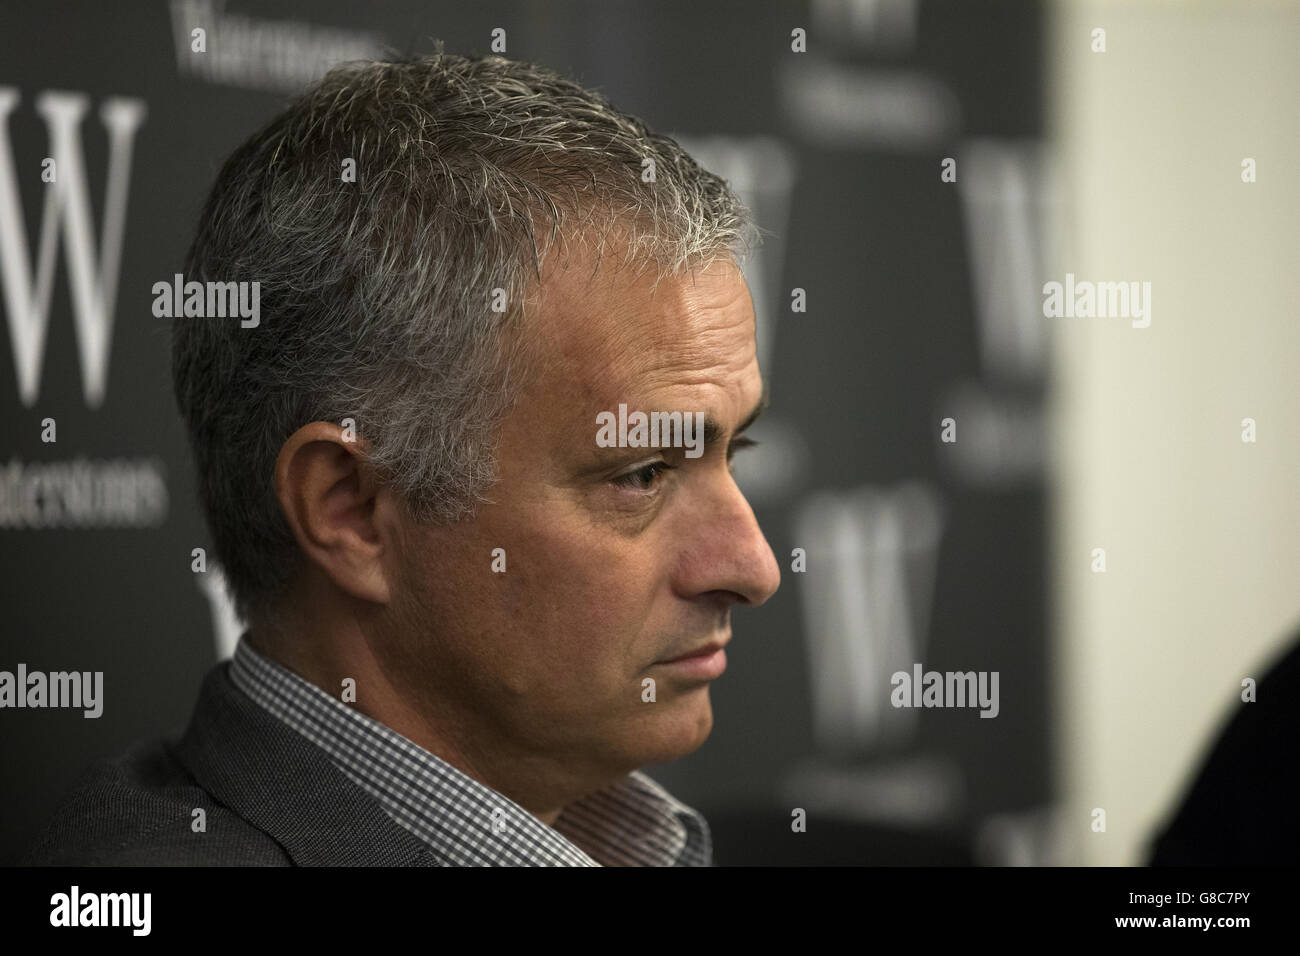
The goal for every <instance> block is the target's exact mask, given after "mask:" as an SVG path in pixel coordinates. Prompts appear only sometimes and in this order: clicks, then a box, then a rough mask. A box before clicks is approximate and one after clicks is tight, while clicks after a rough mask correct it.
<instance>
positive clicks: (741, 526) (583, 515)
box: [399, 254, 780, 779]
mask: <svg viewBox="0 0 1300 956" xmlns="http://www.w3.org/2000/svg"><path fill="white" fill-rule="evenodd" d="M614 258H615V259H617V256H616V255H615V256H614ZM557 260H560V257H559V256H553V257H552V258H551V259H550V260H548V263H547V266H546V268H545V269H544V270H543V274H542V283H541V286H540V289H539V291H538V292H537V294H536V295H537V298H536V300H535V305H534V306H533V307H532V309H531V310H530V318H529V320H528V322H527V324H526V326H525V329H524V334H526V335H528V336H532V337H533V338H532V339H531V341H532V342H534V343H536V344H537V346H538V347H539V348H540V354H539V359H540V360H539V361H538V364H537V371H536V373H535V374H534V375H533V376H532V377H531V378H530V379H529V380H528V382H527V384H526V385H525V386H524V388H523V391H522V393H521V395H520V398H519V401H518V403H517V404H516V405H515V407H514V409H513V410H512V411H511V413H510V414H509V416H508V417H507V419H506V421H505V422H504V424H503V426H502V430H501V433H500V439H499V445H498V447H497V460H498V474H499V476H500V481H499V483H498V484H497V485H495V486H494V487H493V488H492V489H491V491H490V492H489V493H488V496H489V497H490V498H491V499H492V501H493V503H492V504H485V505H480V507H479V510H478V512H477V514H476V516H475V518H474V519H473V520H472V521H467V522H462V523H460V524H457V525H453V526H450V527H443V528H434V529H423V528H421V529H418V530H416V531H415V532H414V533H415V534H416V535H417V536H418V547H416V548H413V549H412V553H411V554H410V558H411V559H412V560H411V563H410V564H409V566H408V568H407V569H406V572H405V573H406V574H407V575H409V579H408V584H409V587H406V588H404V589H403V593H402V594H401V596H400V597H399V600H400V601H401V602H402V604H403V608H402V615H401V620H402V622H403V624H402V628H403V630H405V631H406V635H405V637H403V638H402V639H401V643H402V644H403V645H404V646H405V651H404V653H403V654H402V657H403V658H404V665H405V671H406V672H407V673H406V675H405V676H404V678H403V680H404V682H406V683H407V686H408V689H409V691H410V692H411V693H412V694H413V695H415V696H416V697H417V698H419V699H421V700H422V701H423V704H424V706H425V707H426V708H427V710H428V711H429V712H431V713H433V714H434V715H436V719H438V720H440V721H441V726H444V727H449V728H453V729H452V730H451V731H450V733H451V735H452V737H453V739H455V740H456V742H457V744H458V745H459V746H460V747H461V748H462V752H463V754H464V756H465V757H466V758H467V759H468V762H469V763H470V764H471V765H473V766H475V767H476V768H481V769H482V770H483V771H484V772H485V773H488V774H491V773H495V772H500V771H503V770H504V769H506V768H505V767H502V766H501V764H502V762H503V761H509V762H510V763H509V764H508V765H507V766H508V767H509V769H510V770H511V771H512V772H515V773H523V774H529V773H530V772H533V771H535V772H537V773H538V774H539V775H540V774H543V773H545V772H546V768H547V767H548V766H552V765H558V766H563V767H565V768H567V771H569V772H571V773H573V775H574V776H576V777H578V778H581V779H588V778H590V779H598V778H601V777H609V776H611V775H614V774H621V773H625V772H627V771H629V770H632V769H635V768H637V767H640V766H644V765H646V764H651V763H661V762H665V761H668V760H672V759H674V758H676V757H679V756H682V755H684V754H687V753H689V752H691V751H693V750H694V749H695V748H697V747H698V746H699V745H700V744H702V743H703V742H704V740H705V738H706V737H707V736H708V734H709V731H710V729H711V728H712V725H713V714H712V710H711V708H710V702H709V684H710V681H711V680H712V679H713V677H714V676H715V673H716V670H717V666H718V665H719V664H722V663H725V661H724V659H725V654H723V655H719V656H715V657H714V658H713V659H712V660H711V661H710V662H708V663H706V664H701V662H700V661H699V660H698V659H697V660H696V661H695V662H694V663H686V664H683V663H676V664H674V663H668V662H669V661H671V660H672V659H674V658H680V657H682V656H683V655H689V654H691V653H692V652H695V651H698V650H700V649H701V648H705V647H706V646H708V645H715V646H716V645H719V644H722V643H725V642H727V641H729V640H730V638H731V625H730V608H731V606H732V605H733V604H736V603H742V604H750V605H758V604H762V603H763V602H764V601H766V600H767V599H768V598H769V597H770V596H771V595H772V593H773V592H774V591H775V590H776V588H777V586H778V584H779V583H780V571H779V569H778V567H777V563H776V559H775V557H774V556H773V554H772V550H771V548H770V547H769V546H768V544H767V541H766V540H765V539H764V537H763V534H762V532H761V531H760V529H759V527H758V524H757V522H756V521H755V519H754V515H753V512H752V511H751V510H750V508H749V505H748V503H747V502H746V501H745V499H744V497H743V496H742V495H741V492H740V490H739V488H738V487H737V486H736V484H735V482H734V481H733V479H732V475H731V471H730V456H731V453H732V452H734V451H735V450H736V447H737V446H742V447H743V444H744V440H743V439H740V438H739V435H738V432H739V430H740V429H741V428H742V426H744V425H746V424H748V421H749V420H750V419H751V418H752V416H753V415H754V414H755V413H756V412H757V410H758V409H759V407H760V404H761V401H762V398H763V384H762V380H761V378H760V376H759V369H758V362H757V358H756V354H755V348H754V312H753V306H752V304H751V301H750V296H749V291H748V289H747V288H746V286H745V282H744V280H743V278H742V277H741V275H740V272H739V270H738V269H737V268H736V266H735V265H734V263H733V262H731V261H730V260H727V261H725V262H718V263H715V264H714V265H712V266H710V267H708V268H707V269H705V270H696V272H695V275H694V279H693V280H692V277H691V276H690V275H689V274H688V275H686V276H683V277H681V278H669V277H665V278H663V279H662V280H661V281H660V283H659V285H658V288H657V289H655V290H654V293H653V295H652V294H651V285H652V284H653V279H654V272H653V270H649V271H647V272H646V273H645V274H643V275H642V276H640V277H636V276H634V275H633V274H632V270H629V269H621V270H619V269H616V268H613V267H611V266H610V265H609V264H608V262H606V263H602V265H601V267H600V270H599V272H598V273H597V274H596V275H594V276H593V274H592V268H591V260H589V259H587V258H586V257H585V254H584V255H583V256H574V257H573V258H572V260H571V261H569V262H567V263H566V262H563V261H557ZM620 403H621V404H625V405H626V406H627V409H628V411H629V412H632V411H637V410H640V411H645V412H647V413H648V412H651V411H669V412H671V411H679V412H683V413H691V412H696V411H699V412H703V413H704V414H705V416H706V418H707V419H708V420H710V421H711V422H712V423H714V424H716V426H717V428H716V435H715V436H714V438H715V440H714V441H712V442H711V443H709V444H707V445H706V446H705V447H704V451H703V454H702V455H701V456H699V457H693V458H688V457H686V454H685V452H686V450H687V449H684V448H681V447H676V448H674V447H652V448H644V447H640V448H637V447H600V446H599V445H598V444H597V441H596V437H597V432H598V426H597V416H598V414H600V413H601V412H613V413H617V411H618V407H619V405H620ZM497 548H500V549H502V550H503V551H504V553H505V554H504V560H505V571H504V572H499V571H494V570H493V564H494V549H497ZM497 566H498V567H500V561H499V560H498V561H497ZM728 650H730V651H732V652H734V650H735V649H734V648H728ZM741 653H744V650H743V649H742V650H741ZM647 678H649V679H651V680H653V681H654V685H653V697H654V699H653V701H649V700H647V699H646V698H647V697H649V696H650V694H649V692H648V691H647V686H648V685H647V684H646V679H647ZM493 765H495V766H493Z"/></svg>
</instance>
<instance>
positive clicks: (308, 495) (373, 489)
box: [275, 422, 401, 604]
mask: <svg viewBox="0 0 1300 956" xmlns="http://www.w3.org/2000/svg"><path fill="white" fill-rule="evenodd" d="M368 453H369V444H368V443H367V442H366V441H365V439H364V438H361V437H360V436H356V437H355V438H353V437H352V436H351V435H350V433H345V431H344V429H343V428H341V427H340V426H338V425H335V424H333V423H332V422H312V423H311V424H309V425H304V426H303V427H302V428H300V429H298V430H297V431H296V432H294V433H293V435H291V436H290V437H289V439H288V440H287V441H286V442H285V443H284V445H283V446H282V447H281V448H280V454H279V456H278V457H277V458H276V462H275V495H276V498H277V499H278V500H279V502H280V507H281V509H282V510H283V511H284V516H285V520H286V521H287V522H288V524H289V528H290V529H291V530H292V531H293V536H294V538H295V539H296V540H297V542H298V547H299V548H301V549H302V552H303V554H304V555H305V556H306V558H307V560H308V561H309V562H310V563H311V564H313V565H315V566H316V567H317V568H319V569H320V570H321V572H323V573H324V574H325V576H326V577H328V578H329V579H330V580H331V581H332V582H333V583H334V584H335V586H337V587H338V588H339V590H341V591H343V592H345V593H347V594H350V595H352V596H353V597H356V598H360V599H361V600H363V601H370V602H373V603H376V604H387V603H388V602H389V601H390V600H391V598H392V595H393V592H394V590H395V588H394V585H395V582H396V574H397V571H398V568H397V566H396V563H395V562H396V560H397V558H398V557H399V555H400V554H401V549H400V542H398V541H397V540H396V539H395V537H394V535H395V534H396V533H397V532H398V531H399V530H400V527H399V526H398V525H397V524H396V523H395V518H396V512H395V510H394V507H393V503H394V499H393V495H392V493H391V491H390V490H389V489H388V488H387V487H385V486H384V485H383V484H382V483H381V482H380V481H379V480H378V477H377V476H376V474H375V471H374V468H373V466H372V465H371V464H370V461H369V457H368Z"/></svg>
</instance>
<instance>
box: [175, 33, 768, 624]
mask: <svg viewBox="0 0 1300 956" xmlns="http://www.w3.org/2000/svg"><path fill="white" fill-rule="evenodd" d="M347 159H352V160H354V161H355V170H356V175H355V182H348V181H344V177H343V175H342V170H343V168H344V167H343V164H344V161H345V160H347ZM643 160H653V163H654V181H653V182H647V181H645V178H648V177H645V178H643V170H644V169H645V168H646V165H647V164H644V163H643ZM602 220H603V222H604V226H603V228H598V227H599V225H600V222H601V221H602ZM610 237H616V238H617V239H618V240H619V241H620V243H623V244H625V247H626V250H627V261H628V262H629V263H632V262H639V263H653V264H655V265H657V266H658V267H659V270H660V275H661V276H662V275H663V274H678V273H680V272H681V271H682V270H684V269H687V268H693V267H694V266H697V265H700V264H706V263H708V262H710V261H713V260H715V259H719V258H723V257H725V256H728V255H729V256H732V257H734V258H736V259H737V260H739V259H741V258H743V256H744V255H745V254H746V253H747V252H748V250H749V249H750V248H751V247H752V246H753V244H755V243H756V241H757V240H758V230H757V228H756V227H755V226H754V225H753V223H752V221H751V219H750V217H749V213H748V211H747V210H746V209H745V207H744V206H743V205H742V204H741V202H740V201H739V199H738V198H737V197H736V195H735V194H734V193H733V192H732V191H731V189H730V188H729V186H728V185H727V184H726V183H725V182H724V181H723V180H721V179H719V178H718V177H716V176H714V175H713V174H711V173H709V172H707V171H706V170H704V169H702V168H701V167H700V166H699V165H698V164H697V163H696V162H695V161H694V160H693V159H692V158H691V157H690V156H689V155H687V154H686V152H685V151H684V150H683V149H682V148H681V146H679V145H678V144H677V143H676V142H675V141H674V140H672V139H671V138H669V137H667V136H663V135H660V134H656V133H653V132H651V131H650V130H649V129H648V128H647V127H646V126H645V125H644V124H643V123H642V122H641V121H639V120H637V119H636V118H634V117H631V116H628V115H626V114H624V113H621V112H619V111H618V110H616V109H615V108H614V107H613V106H612V105H611V104H610V103H609V102H608V101H607V100H606V99H605V98H604V97H603V96H601V95H600V94H598V93H595V92H592V91H590V90H587V89H584V88H583V87H581V86H579V85H578V84H576V83H574V82H572V81H570V80H567V79H564V78H563V77H561V76H559V75H557V74H556V73H554V72H552V71H550V70H547V69H544V68H542V67H539V66H536V65H533V64H528V63H522V62H519V61H512V60H507V59H503V58H501V57H474V58H466V57H459V56H451V55H446V54H442V53H439V54H436V55H433V56H428V57H421V58H416V59H408V60H402V61H398V62H368V61H360V62H355V63H349V64H346V65H344V66H341V67H339V68H337V69H334V70H332V71H330V72H329V73H328V74H327V75H326V76H325V77H324V78H323V79H322V80H321V81H320V83H319V84H317V85H316V86H314V87H312V88H311V89H309V90H308V91H306V92H305V93H304V94H303V95H302V96H301V97H299V98H298V99H297V100H296V101H295V102H294V103H293V104H292V105H290V106H289V108H288V109H287V110H285V111H284V112H283V113H281V114H280V115H279V116H278V117H276V118H275V119H274V120H272V121H271V122H270V123H269V124H267V125H266V126H265V127H264V128H263V129H262V130H260V131H259V132H258V133H256V134H254V135H253V137H252V138H251V139H249V140H248V141H247V142H245V143H244V144H243V145H242V146H240V147H239V148H238V149H237V150H236V151H235V152H234V153H233V154H232V155H231V156H230V158H229V159H228V160H227V161H226V163H225V164H224V166H223V167H222V169H221V171H220V173H219V174H218V177H217V180H216V183H215V185H214V186H213V189H212V192H211V194H210V196H209V197H208V200H207V203H206V206H205V207H204V210H203V213H202V216H201V219H200V223H199V226H198V230H197V234H196V236H195V239H194V243H193V245H192V246H191V248H190V250H189V253H188V256H187V257H186V262H185V269H186V279H187V280H188V281H199V282H208V281H237V280H244V281H259V282H260V283H261V285H260V289H261V299H260V302H261V305H260V309H261V312H260V315H261V322H260V324H259V325H257V326H255V327H250V328H242V327H241V323H240V322H239V321H238V320H237V319H236V320H233V321H232V320H230V319H219V318H218V319H213V318H203V319H195V318H188V319H175V320H173V321H174V325H173V332H172V367H173V384H174V391H175V396H176V402H177V405H178V407H179V409H180V412H181V415H182V417H183V418H184V420H185V423H186V426H187V428H188V432H189V438H190V443H191V446H192V449H193V453H194V463H195V469H196V473H197V477H198V490H199V497H200V500H201V503H202V505H203V509H204V513H205V517H206V520H207V523H208V528H209V530H210V532H211V535H212V540H213V545H214V548H215V550H216V553H217V556H218V557H219V559H220V561H221V564H222V566H223V568H224V571H225V577H226V586H227V589H228V592H229V594H230V597H231V599H232V601H233V603H234V605H235V610H236V611H237V613H238V614H239V615H240V617H241V618H243V619H244V620H245V621H248V622H251V621H252V620H253V619H254V615H269V614H274V612H275V608H276V607H277V606H278V604H279V603H280V601H281V599H282V598H283V596H284V595H285V594H286V593H287V592H288V590H289V588H290V587H291V586H292V582H293V580H294V578H295V577H296V575H297V573H298V571H299V570H300V568H301V566H302V560H303V555H302V553H301V551H300V550H299V548H298V546H297V543H296V541H295V540H294V537H293V534H292V532H291V531H290V528H289V525H288V523H287V521H286V520H285V517H284V514H283V513H282V511H281V508H280V504H279V501H278V500H277V498H276V495H275V488H274V472H275V463H276V459H277V457H278V456H279V452H280V448H281V447H282V445H283V444H284V442H285V441H286V440H287V439H288V438H289V437H290V436H291V435H292V434H293V433H294V432H295V431H296V430H297V429H299V428H301V427H302V426H303V425H306V424H308V423H310V422H313V421H330V422H334V423H336V424H342V423H343V420H344V419H345V418H352V419H354V420H355V422H356V428H357V433H358V435H359V436H360V437H362V438H363V439H364V441H365V443H366V448H367V451H368V457H369V461H370V463H371V464H372V465H373V466H374V468H375V471H376V474H377V475H379V476H380V477H381V480H383V481H385V482H386V483H389V484H391V487H393V488H394V489H395V490H396V491H397V492H398V493H399V495H400V498H401V499H402V501H403V502H404V504H405V507H406V508H407V509H408V511H409V514H410V515H411V517H412V518H413V519H414V520H416V521H418V522H421V523H435V522H453V521H456V520H459V519H462V518H464V517H466V516H469V515H472V514H473V512H474V510H475V505H476V502H479V501H483V500H486V499H485V494H484V493H485V491H486V490H487V489H488V488H489V487H490V486H491V485H492V483H493V481H494V480H495V473H496V462H495V459H494V450H495V441H494V439H495V435H496V432H497V428H498V426H499V424H500V422H501V420H502V418H503V417H504V416H505V414H506V412H507V411H508V410H509V407H510V405H511V403H512V401H513V400H514V398H515V396H516V395H517V394H518V388H519V386H520V383H521V379H522V376H523V374H524V370H525V369H526V368H527V366H528V364H529V363H528V358H527V357H528V354H529V349H527V348H525V347H523V346H522V345H521V343H522V342H523V340H524V337H523V336H520V335H518V334H515V333H514V332H513V331H511V330H513V329H515V328H517V327H518V326H519V324H520V321H521V318H520V317H521V315H522V314H523V309H524V305H525V300H526V298H527V296H528V293H529V291H530V290H532V289H534V288H536V283H537V281H538V279H539V277H540V274H541V263H542V260H543V258H544V257H545V255H546V252H547V250H548V249H549V248H550V246H551V245H552V243H553V242H554V241H555V240H556V239H557V238H558V239H560V240H562V241H564V242H566V243H567V242H568V241H570V240H574V239H578V240H581V241H583V242H586V241H588V239H590V241H591V242H593V243H594V245H595V248H596V252H597V255H598V256H599V255H600V254H601V252H602V251H603V249H604V247H605V244H606V242H607V239H609V238H610ZM656 281H658V280H656ZM493 290H504V296H505V299H504V301H505V303H506V306H507V308H506V311H505V312H504V313H500V312H496V311H493V308H492V304H493V303H492V300H493V295H494V292H493ZM497 295H498V296H499V293H497ZM507 333H509V334H507Z"/></svg>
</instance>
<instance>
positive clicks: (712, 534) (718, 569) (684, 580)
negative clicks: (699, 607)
mask: <svg viewBox="0 0 1300 956" xmlns="http://www.w3.org/2000/svg"><path fill="white" fill-rule="evenodd" d="M724 474H725V475H726V477H725V479H723V480H722V481H720V482H719V483H718V484H719V488H718V491H717V492H716V493H715V494H713V495H710V496H709V497H708V499H707V500H706V501H702V502H701V504H700V508H699V511H698V512H696V513H695V514H693V515H692V516H691V519H690V520H691V526H690V530H689V531H688V537H687V539H686V541H687V546H686V547H685V548H684V549H683V550H682V552H681V554H680V560H679V564H678V572H679V573H678V588H679V589H680V590H681V591H682V592H683V596H684V597H697V596H699V595H702V594H706V593H709V592H714V593H716V594H719V595H722V596H725V595H728V594H729V595H732V597H731V598H730V600H731V601H732V603H738V604H748V605H752V606H754V607H757V606H758V605H760V604H763V603H764V602H765V601H767V599H768V598H770V597H771V596H772V595H773V594H775V593H776V589H777V588H778V587H780V585H781V568H780V566H779V565H778V564H777V562H776V555H774V554H773V553H772V548H771V546H770V545H769V544H768V543H767V538H765V537H764V536H763V530H762V529H761V528H760V527H759V526H758V519H757V518H755V517H754V511H753V509H752V508H750V506H749V502H748V501H747V500H745V496H744V494H743V493H742V492H741V490H740V487H739V486H738V485H737V484H736V482H735V479H734V478H733V477H732V476H731V475H730V474H728V473H724Z"/></svg>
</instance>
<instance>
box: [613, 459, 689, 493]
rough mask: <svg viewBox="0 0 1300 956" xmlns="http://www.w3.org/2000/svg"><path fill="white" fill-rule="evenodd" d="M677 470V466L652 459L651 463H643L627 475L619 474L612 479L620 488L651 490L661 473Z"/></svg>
mask: <svg viewBox="0 0 1300 956" xmlns="http://www.w3.org/2000/svg"><path fill="white" fill-rule="evenodd" d="M675 470H676V468H675V466H673V465H669V464H665V463H664V462H662V461H652V462H650V463H649V464H645V465H642V466H641V467H640V468H638V469H636V471H629V472H628V473H627V474H625V475H619V476H618V477H617V478H613V479H611V481H612V483H613V484H615V485H618V486H619V487H620V488H630V489H632V490H634V491H650V490H651V489H652V488H653V487H654V486H655V484H656V483H657V481H658V479H659V477H660V476H661V475H663V474H665V473H666V472H669V471H675Z"/></svg>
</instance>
